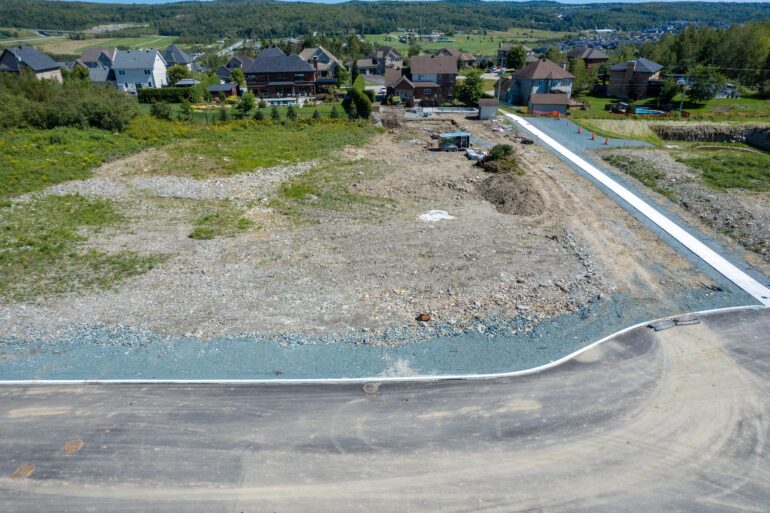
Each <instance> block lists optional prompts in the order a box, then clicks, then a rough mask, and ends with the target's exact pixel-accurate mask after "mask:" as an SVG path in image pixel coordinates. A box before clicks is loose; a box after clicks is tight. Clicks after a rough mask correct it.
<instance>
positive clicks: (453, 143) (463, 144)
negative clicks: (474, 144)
mask: <svg viewBox="0 0 770 513" xmlns="http://www.w3.org/2000/svg"><path fill="white" fill-rule="evenodd" d="M438 137H439V147H440V148H442V149H445V148H450V147H454V148H453V149H455V150H464V149H465V148H470V147H471V134H469V133H468V132H447V133H445V134H438Z"/></svg>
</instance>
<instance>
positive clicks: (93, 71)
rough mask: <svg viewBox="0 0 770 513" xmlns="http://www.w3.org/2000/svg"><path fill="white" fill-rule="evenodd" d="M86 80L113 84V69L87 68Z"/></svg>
mask: <svg viewBox="0 0 770 513" xmlns="http://www.w3.org/2000/svg"><path fill="white" fill-rule="evenodd" d="M88 80H90V81H91V82H93V83H94V84H112V85H115V71H113V70H112V68H102V67H98V68H88Z"/></svg>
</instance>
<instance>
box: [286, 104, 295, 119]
mask: <svg viewBox="0 0 770 513" xmlns="http://www.w3.org/2000/svg"><path fill="white" fill-rule="evenodd" d="M286 119H290V120H292V121H297V109H295V108H294V105H289V108H288V109H286Z"/></svg>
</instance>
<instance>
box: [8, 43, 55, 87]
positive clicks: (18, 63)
mask: <svg viewBox="0 0 770 513" xmlns="http://www.w3.org/2000/svg"><path fill="white" fill-rule="evenodd" d="M0 72H6V73H15V74H17V75H18V74H21V73H24V72H30V73H32V74H33V75H34V76H35V78H37V79H38V80H55V81H57V82H62V76H61V65H60V64H59V63H58V62H56V61H54V60H53V59H51V58H50V57H48V56H47V55H45V54H43V53H40V52H38V51H37V50H35V49H34V48H32V47H29V46H14V47H12V48H6V49H5V50H3V53H2V54H0Z"/></svg>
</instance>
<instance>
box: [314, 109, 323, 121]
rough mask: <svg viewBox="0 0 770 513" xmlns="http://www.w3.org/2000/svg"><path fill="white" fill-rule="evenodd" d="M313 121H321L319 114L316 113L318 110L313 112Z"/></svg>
mask: <svg viewBox="0 0 770 513" xmlns="http://www.w3.org/2000/svg"><path fill="white" fill-rule="evenodd" d="M313 119H321V113H320V112H318V109H315V110H314V111H313Z"/></svg>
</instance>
